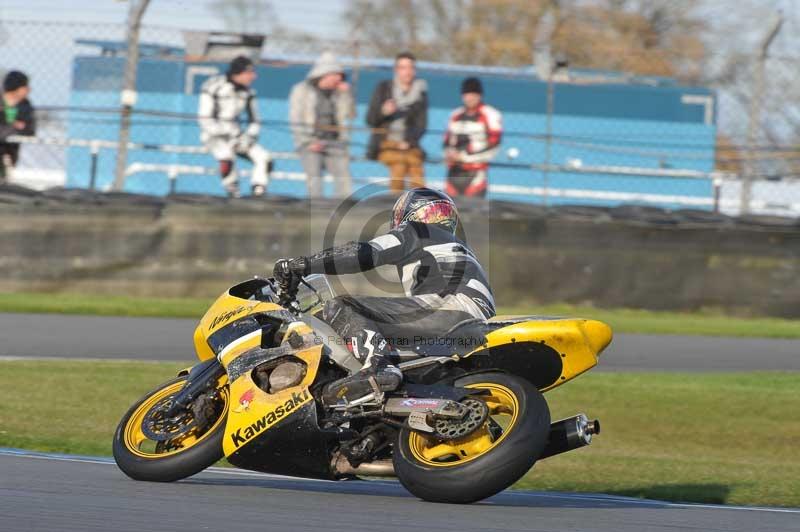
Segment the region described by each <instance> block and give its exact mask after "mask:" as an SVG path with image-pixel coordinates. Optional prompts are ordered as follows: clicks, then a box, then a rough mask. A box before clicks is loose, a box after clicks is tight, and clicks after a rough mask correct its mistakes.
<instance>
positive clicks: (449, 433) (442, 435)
mask: <svg viewBox="0 0 800 532" xmlns="http://www.w3.org/2000/svg"><path fill="white" fill-rule="evenodd" d="M459 403H460V404H461V405H462V406H464V407H466V409H467V413H466V414H465V415H464V417H463V418H461V419H448V418H439V419H436V420H434V423H433V428H434V433H433V435H434V436H436V437H438V438H439V439H441V440H456V439H458V438H463V437H464V436H468V435H470V434H472V433H473V432H475V431H476V430H478V429H479V428H481V427H482V426H483V424H484V423H485V422H486V418H488V417H489V407H488V406H486V403H485V402H483V401H481V400H480V399H473V398H469V399H464V400H463V401H460V402H459Z"/></svg>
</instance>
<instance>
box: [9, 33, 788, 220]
mask: <svg viewBox="0 0 800 532" xmlns="http://www.w3.org/2000/svg"><path fill="white" fill-rule="evenodd" d="M0 27H1V28H2V32H0V33H1V34H2V36H0V71H7V70H11V69H19V70H23V71H25V72H26V73H28V74H29V76H30V79H31V85H32V89H33V92H32V95H31V99H32V101H33V102H34V104H35V106H36V108H37V119H38V131H37V139H38V140H30V141H26V142H25V145H24V146H23V149H22V157H21V161H20V163H19V165H18V167H17V168H16V170H15V172H14V176H13V177H14V181H16V182H19V183H22V184H25V185H29V186H35V187H46V186H67V187H77V188H96V189H99V190H108V189H110V187H111V185H112V183H113V181H114V162H115V157H116V147H117V145H116V144H115V143H116V141H117V139H118V137H119V124H120V89H121V78H122V71H123V69H124V62H125V54H126V50H125V46H124V43H125V35H126V28H125V27H124V25H96V24H73V23H43V22H30V21H21V20H4V21H2V22H1V23H0ZM140 49H141V57H140V63H139V76H138V83H137V90H138V93H139V94H138V101H137V102H136V105H135V106H134V112H133V116H132V129H131V145H130V150H129V153H128V164H127V172H126V174H127V177H126V180H125V190H126V191H129V192H135V193H144V194H155V195H164V194H169V193H201V194H214V195H222V194H224V189H223V187H222V185H221V184H220V180H219V177H218V176H217V167H216V164H215V162H214V160H213V158H212V157H211V156H210V155H209V154H208V153H206V152H205V150H204V149H203V148H202V145H201V144H200V140H199V127H198V124H197V100H198V92H199V87H200V85H201V84H202V82H203V81H204V80H205V79H207V78H208V77H210V76H212V75H215V74H217V73H221V72H223V71H224V69H225V66H226V65H225V64H224V63H222V62H218V61H205V60H199V59H198V58H187V57H186V53H185V39H184V34H183V30H181V29H176V28H166V27H154V26H143V27H142V30H141V35H140ZM324 50H330V51H333V52H334V53H335V54H336V55H337V56H338V57H339V59H340V60H341V61H342V63H343V64H344V65H345V67H346V69H347V72H348V76H349V81H350V82H351V85H352V90H353V92H354V93H355V99H356V102H357V114H356V117H355V118H354V120H353V122H352V124H351V125H350V127H351V128H352V134H351V137H350V138H351V141H350V145H349V151H350V156H351V164H350V169H351V172H352V174H353V177H354V180H355V182H356V183H363V182H368V181H370V180H382V179H385V177H386V173H387V170H386V168H385V167H384V166H383V165H380V164H378V163H376V162H373V161H367V160H365V158H364V153H365V149H366V144H367V139H368V135H369V129H368V127H367V126H366V124H365V120H364V117H365V114H366V110H367V107H368V103H369V99H370V96H371V92H372V90H373V89H374V87H375V86H376V84H377V82H378V81H380V80H382V79H388V78H390V77H391V76H392V71H391V67H392V58H391V57H385V56H384V57H382V56H381V55H382V54H380V53H378V52H376V51H375V50H374V49H370V48H369V47H367V46H365V45H364V44H363V43H361V42H359V41H357V40H324V41H322V40H319V39H317V38H314V37H309V36H298V37H286V36H284V37H270V36H268V37H267V40H266V44H265V46H264V47H263V50H262V54H261V57H262V61H261V63H260V64H259V66H258V74H259V79H258V80H257V82H256V85H255V88H256V90H257V92H258V107H259V111H260V120H261V121H262V130H261V135H260V138H259V142H260V144H262V145H263V146H264V147H265V148H267V149H268V150H270V152H272V153H273V156H274V158H275V168H274V171H273V173H272V174H273V179H272V181H271V183H270V187H269V191H270V193H273V194H285V195H291V196H303V195H304V194H305V183H304V176H303V173H302V167H301V166H300V164H299V161H297V160H296V155H295V153H294V146H293V143H292V137H291V128H290V125H291V124H290V123H289V121H288V102H287V100H288V94H289V90H290V89H291V86H292V85H293V84H294V83H296V82H299V81H300V80H302V79H304V77H305V76H306V74H307V72H308V70H309V68H310V67H311V63H312V62H313V61H314V60H315V59H316V58H317V57H318V56H319V54H320V53H321V52H322V51H324ZM398 51H400V50H398ZM620 53H625V52H624V51H621V52H620ZM759 64H761V65H763V68H764V77H763V79H764V82H763V84H762V85H761V86H757V85H756V84H754V83H753V81H752V79H753V76H754V72H756V71H757V69H758V67H759ZM690 66H691V67H692V68H689V69H688V70H690V71H691V72H692V73H693V75H694V76H700V77H701V78H706V79H708V80H709V82H708V83H707V84H705V85H701V86H687V85H682V84H681V83H679V82H678V81H676V80H672V79H667V78H660V77H657V76H632V75H629V74H626V73H624V72H614V71H596V70H585V69H579V68H572V67H569V66H563V65H562V67H561V68H556V69H555V70H553V71H552V72H551V74H550V75H547V76H544V77H543V76H541V73H540V72H539V73H537V71H536V69H535V68H534V67H533V66H531V67H525V68H502V67H485V66H471V65H454V64H440V63H426V62H424V61H420V62H419V64H418V75H419V76H420V77H421V78H423V79H426V80H427V82H428V90H429V97H430V108H429V115H428V129H427V132H426V134H425V136H424V138H423V142H422V147H423V148H424V149H425V151H426V152H427V154H428V159H427V161H426V164H425V175H426V178H427V182H428V183H429V184H432V185H434V186H441V184H442V182H443V180H444V178H445V174H446V167H445V165H444V164H443V161H442V140H443V134H444V130H445V128H446V125H447V121H448V117H449V115H450V113H451V111H452V110H453V109H454V108H455V107H457V106H458V105H460V94H459V87H460V82H461V80H462V79H463V78H464V77H466V76H470V75H475V76H478V77H480V78H481V79H482V80H483V83H484V86H485V88H486V95H485V99H486V102H487V103H489V104H490V105H493V106H494V107H496V108H497V109H498V110H499V111H500V112H501V113H502V114H503V119H504V124H503V125H504V135H503V141H502V150H501V151H500V152H499V154H498V156H497V157H496V158H495V159H494V161H493V163H492V166H491V167H490V170H489V182H490V188H489V191H490V193H489V196H490V198H494V199H506V200H514V201H527V202H532V203H540V204H548V205H549V204H584V205H601V206H613V205H620V204H638V205H646V206H653V207H659V208H669V209H700V210H708V211H714V210H716V211H721V212H723V213H726V214H738V213H740V212H745V211H749V212H753V213H761V214H775V215H784V216H800V182H798V180H800V146H798V143H797V139H798V137H800V85H798V84H797V83H796V80H795V77H796V72H797V71H798V67H800V60H798V59H795V58H791V57H769V56H768V55H767V56H766V57H765V58H763V59H760V58H759V55H758V54H757V53H754V54H738V55H733V54H729V55H713V54H712V55H711V56H710V57H704V63H703V64H702V65H690ZM698 72H699V73H700V74H698ZM754 102H757V103H756V104H755V105H754ZM248 168H249V167H248V165H247V163H243V164H241V165H240V169H241V170H243V171H244V172H245V173H246V172H247V170H248ZM743 184H745V185H746V186H747V187H749V194H748V195H747V197H746V198H745V199H746V205H743V204H742V199H743V196H744V194H743V191H742V186H743ZM329 185H330V184H329Z"/></svg>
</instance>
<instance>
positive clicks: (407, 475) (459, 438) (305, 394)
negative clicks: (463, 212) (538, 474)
mask: <svg viewBox="0 0 800 532" xmlns="http://www.w3.org/2000/svg"><path fill="white" fill-rule="evenodd" d="M333 297H334V292H333V289H332V288H331V286H330V284H329V282H328V280H327V279H326V277H325V276H323V275H311V276H308V277H306V278H304V279H302V280H300V283H299V284H298V283H294V286H293V287H285V286H279V285H278V284H277V283H276V282H275V281H274V280H272V279H261V278H254V279H251V280H248V281H246V282H243V283H241V284H238V285H236V286H234V287H232V288H230V289H229V290H227V291H226V292H225V293H224V294H222V295H221V296H220V297H219V298H218V299H217V300H216V301H215V302H214V303H213V305H212V306H211V307H210V308H209V310H208V311H207V312H206V314H205V315H204V316H203V318H202V319H201V321H200V324H199V325H198V326H197V328H196V330H195V332H194V345H195V350H196V354H197V357H198V358H199V363H197V364H196V365H195V366H193V367H191V368H187V369H185V370H183V371H181V372H180V373H179V374H178V375H177V376H176V377H175V378H173V379H171V380H169V381H167V382H165V383H163V384H161V385H160V386H158V387H156V389H155V390H153V391H151V392H150V393H148V394H146V395H145V396H144V397H143V398H141V399H140V400H139V401H137V402H136V403H135V404H134V405H133V406H132V407H131V408H130V409H129V410H128V412H127V413H126V414H125V415H124V416H123V417H122V420H121V421H120V423H119V426H118V427H117V430H116V433H115V435H114V442H113V451H114V459H115V460H116V463H117V465H118V466H119V468H120V469H121V470H122V471H123V472H124V473H125V474H127V475H128V476H129V477H131V478H133V479H136V480H145V481H158V482H171V481H176V480H179V479H182V478H186V477H189V476H191V475H194V474H196V473H199V472H201V471H203V470H204V469H205V468H207V467H209V466H211V465H212V464H214V463H216V462H217V461H219V460H220V459H222V458H223V457H224V458H226V459H227V461H228V462H229V463H230V464H232V465H233V466H236V467H239V468H243V469H248V470H254V471H261V472H266V473H273V474H280V475H290V476H297V477H307V478H318V479H348V478H357V477H364V476H366V477H369V476H378V477H389V476H396V477H397V478H398V479H399V481H400V483H401V484H402V485H403V486H404V487H405V488H406V489H407V490H408V491H410V492H411V493H412V494H414V495H415V496H417V497H419V498H421V499H424V500H427V501H435V502H447V503H470V502H475V501H479V500H481V499H484V498H486V497H490V496H492V495H494V494H496V493H498V492H500V491H502V490H503V489H506V488H507V487H509V486H511V485H512V484H513V483H514V482H516V481H517V480H519V479H520V478H521V477H522V476H523V475H524V474H525V473H526V472H527V471H528V470H530V469H531V467H533V465H534V463H535V462H536V461H537V460H541V459H544V458H547V457H550V456H553V455H556V454H560V453H564V452H567V451H570V450H573V449H578V448H580V447H584V446H586V445H589V444H590V443H591V441H592V437H593V436H594V435H596V434H598V433H599V432H600V424H599V421H597V420H590V419H589V418H588V417H587V416H586V415H584V414H578V415H575V416H573V417H570V418H567V419H562V420H560V421H556V422H553V423H551V419H550V411H549V408H548V405H547V402H546V401H545V399H544V397H543V395H542V394H543V392H547V391H548V390H552V389H553V388H555V387H557V386H561V385H563V384H564V383H566V382H569V381H571V380H572V379H574V378H575V377H577V376H578V375H580V374H582V373H584V372H586V371H587V370H589V369H591V368H592V367H593V366H595V365H596V364H597V361H598V355H599V354H600V353H601V352H602V351H603V349H605V347H606V346H607V345H608V344H609V343H610V342H611V336H612V333H611V329H610V328H609V327H608V326H607V325H606V324H604V323H602V322H599V321H594V320H585V319H565V318H548V317H532V316H499V317H495V318H491V319H489V320H485V321H483V320H468V321H466V322H462V323H460V324H458V325H457V326H456V327H454V328H453V329H451V330H450V331H448V332H447V333H446V334H443V335H441V336H437V337H432V338H429V337H418V338H414V339H412V340H413V341H409V342H408V343H409V345H395V346H393V347H395V349H396V351H397V353H398V360H396V361H395V363H396V365H397V366H398V367H400V368H401V369H402V371H403V375H404V382H403V384H402V385H401V387H400V388H399V389H398V390H396V391H394V392H391V393H388V392H386V393H383V392H381V391H380V388H379V387H378V386H377V383H375V382H373V383H372V384H373V388H374V392H373V393H371V394H369V395H367V396H366V397H364V398H361V399H359V400H357V401H353V402H351V403H343V404H338V405H335V406H333V407H329V406H326V405H324V404H323V402H322V400H321V399H320V398H321V394H322V389H323V387H324V386H325V385H326V384H327V383H329V382H331V381H334V380H336V379H339V378H341V377H344V376H346V375H347V374H348V372H352V371H357V370H358V369H359V368H360V363H359V362H358V360H357V359H356V358H355V357H354V356H353V355H352V353H351V352H350V351H349V350H348V349H347V347H346V344H345V343H344V341H343V340H342V338H340V337H339V336H337V334H336V333H335V332H334V331H333V330H332V329H331V327H330V326H329V325H327V324H326V323H324V322H323V321H321V320H320V319H319V318H318V317H317V315H318V313H319V311H320V310H321V308H322V306H323V305H324V303H325V302H326V301H327V300H329V299H331V298H333Z"/></svg>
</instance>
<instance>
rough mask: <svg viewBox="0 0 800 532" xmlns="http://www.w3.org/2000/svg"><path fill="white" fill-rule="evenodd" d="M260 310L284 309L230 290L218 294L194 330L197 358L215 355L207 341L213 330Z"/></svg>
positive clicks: (204, 358)
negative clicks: (237, 294) (232, 292)
mask: <svg viewBox="0 0 800 532" xmlns="http://www.w3.org/2000/svg"><path fill="white" fill-rule="evenodd" d="M262 312H285V311H284V309H283V307H281V306H279V305H276V304H275V303H269V302H264V301H255V300H247V299H242V298H240V297H236V296H233V295H231V294H230V292H225V293H224V294H222V295H221V296H219V297H218V298H217V300H216V301H214V303H213V304H212V305H211V307H210V308H209V309H208V310H207V311H206V313H205V315H204V316H203V318H202V319H201V320H200V324H199V325H198V326H197V328H196V329H195V330H194V348H195V352H196V353H197V358H199V359H200V360H201V361H205V360H208V359H210V358H213V357H214V356H216V355H215V353H214V350H213V349H212V348H211V346H210V345H209V343H208V339H209V337H210V336H212V335H213V334H214V333H215V332H218V331H219V330H220V329H222V328H224V327H227V326H228V325H230V324H231V323H233V322H235V321H237V320H240V319H242V318H244V317H247V316H248V315H252V314H258V313H262ZM253 336H256V335H253Z"/></svg>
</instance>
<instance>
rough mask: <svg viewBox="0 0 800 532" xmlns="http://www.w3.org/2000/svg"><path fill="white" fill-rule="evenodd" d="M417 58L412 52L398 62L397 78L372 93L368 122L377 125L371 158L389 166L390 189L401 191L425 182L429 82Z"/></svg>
mask: <svg viewBox="0 0 800 532" xmlns="http://www.w3.org/2000/svg"><path fill="white" fill-rule="evenodd" d="M416 75H417V70H416V59H415V58H414V56H413V55H412V54H411V53H409V52H403V53H401V54H398V56H397V57H396V58H395V61H394V79H392V80H386V81H382V82H381V83H379V84H378V86H377V87H375V92H373V93H372V99H371V100H370V104H369V110H368V111H367V124H368V125H369V126H370V127H371V128H373V132H372V136H371V137H370V139H369V148H368V150H367V158H369V159H372V160H378V161H380V162H382V163H383V164H385V165H386V166H387V167H388V168H389V175H390V178H391V181H390V185H389V188H390V189H391V190H392V192H394V193H397V194H399V193H400V192H402V191H403V189H404V188H405V180H406V177H408V181H409V183H408V184H409V188H416V187H422V186H424V185H425V177H424V175H425V174H424V169H423V166H422V163H423V161H424V160H425V153H424V152H423V151H422V149H421V148H420V139H421V138H422V136H423V135H424V134H425V129H426V128H427V127H428V85H427V83H425V80H422V79H417V77H416Z"/></svg>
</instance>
